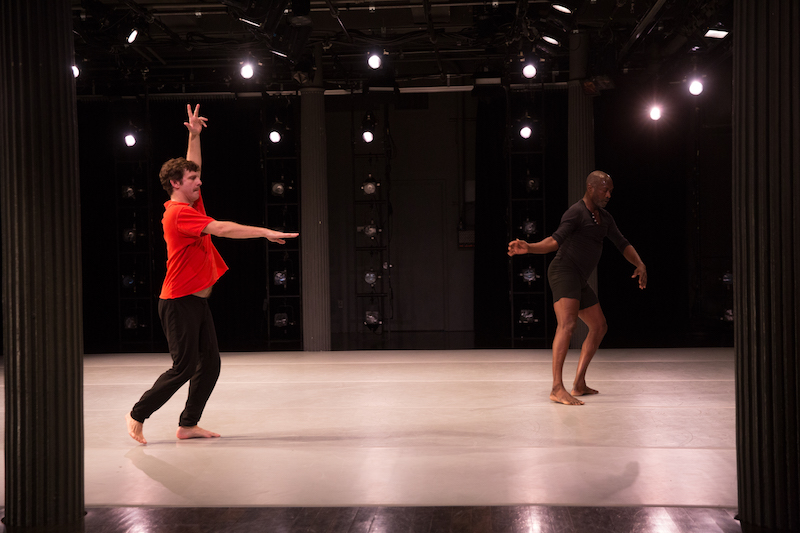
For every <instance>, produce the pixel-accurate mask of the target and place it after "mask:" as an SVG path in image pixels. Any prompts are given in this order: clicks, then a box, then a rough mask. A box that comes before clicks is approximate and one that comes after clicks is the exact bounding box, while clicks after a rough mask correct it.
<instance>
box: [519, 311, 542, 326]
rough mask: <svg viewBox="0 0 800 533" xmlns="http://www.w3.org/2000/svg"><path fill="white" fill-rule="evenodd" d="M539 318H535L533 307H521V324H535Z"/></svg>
mask: <svg viewBox="0 0 800 533" xmlns="http://www.w3.org/2000/svg"><path fill="white" fill-rule="evenodd" d="M536 322H539V319H537V318H535V317H534V315H533V310H532V309H520V311H519V323H520V324H535V323H536Z"/></svg>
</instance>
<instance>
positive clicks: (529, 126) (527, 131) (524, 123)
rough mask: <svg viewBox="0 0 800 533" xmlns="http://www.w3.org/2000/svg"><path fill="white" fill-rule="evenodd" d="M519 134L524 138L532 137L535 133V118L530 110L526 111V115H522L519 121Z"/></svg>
mask: <svg viewBox="0 0 800 533" xmlns="http://www.w3.org/2000/svg"><path fill="white" fill-rule="evenodd" d="M518 131H519V136H520V137H522V138H523V139H530V138H531V135H532V134H533V120H531V116H530V115H529V114H528V112H527V111H526V112H525V116H524V117H522V118H521V119H520V121H519V130H518Z"/></svg>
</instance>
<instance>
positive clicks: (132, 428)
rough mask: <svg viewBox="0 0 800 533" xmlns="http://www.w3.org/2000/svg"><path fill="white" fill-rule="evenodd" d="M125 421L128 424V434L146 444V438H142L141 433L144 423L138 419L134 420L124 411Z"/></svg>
mask: <svg viewBox="0 0 800 533" xmlns="http://www.w3.org/2000/svg"><path fill="white" fill-rule="evenodd" d="M125 422H126V423H127V424H128V435H130V436H131V437H132V438H133V440H135V441H137V442H140V443H142V444H147V440H146V439H145V438H144V434H143V433H142V429H143V428H144V424H142V423H141V422H139V421H138V420H134V419H133V417H131V414H130V413H125Z"/></svg>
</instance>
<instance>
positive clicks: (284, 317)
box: [273, 313, 289, 328]
mask: <svg viewBox="0 0 800 533" xmlns="http://www.w3.org/2000/svg"><path fill="white" fill-rule="evenodd" d="M273 324H275V327H276V328H285V327H287V326H288V325H289V315H288V314H286V313H275V318H274V322H273Z"/></svg>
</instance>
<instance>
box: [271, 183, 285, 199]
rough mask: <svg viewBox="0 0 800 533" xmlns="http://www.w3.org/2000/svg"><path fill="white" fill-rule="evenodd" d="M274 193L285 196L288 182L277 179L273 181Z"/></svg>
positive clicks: (274, 194)
mask: <svg viewBox="0 0 800 533" xmlns="http://www.w3.org/2000/svg"><path fill="white" fill-rule="evenodd" d="M271 190H272V195H273V196H283V195H284V193H285V192H286V184H285V183H284V182H283V181H275V182H273V183H272V189H271Z"/></svg>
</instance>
